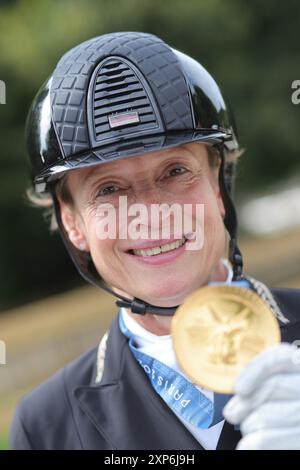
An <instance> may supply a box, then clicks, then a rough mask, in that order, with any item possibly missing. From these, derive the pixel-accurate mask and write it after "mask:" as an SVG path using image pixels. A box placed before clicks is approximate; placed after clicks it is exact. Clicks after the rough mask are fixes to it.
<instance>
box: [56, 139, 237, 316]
mask: <svg viewBox="0 0 300 470" xmlns="http://www.w3.org/2000/svg"><path fill="white" fill-rule="evenodd" d="M219 151H220V155H221V167H220V172H219V185H220V192H221V196H222V199H223V202H224V206H225V212H226V215H225V219H224V225H225V227H226V229H227V230H228V232H229V235H230V243H229V260H230V262H231V264H232V268H233V280H238V279H240V278H241V277H242V270H243V259H242V255H241V252H240V250H239V248H238V246H237V242H236V232H237V217H236V212H235V208H234V205H233V202H232V200H231V198H230V196H229V194H228V191H227V188H226V182H225V175H224V146H223V145H221V146H220V147H219ZM50 191H51V195H52V199H53V203H54V210H55V216H56V220H57V224H58V227H59V229H60V234H61V237H62V240H63V243H64V245H65V247H66V249H67V251H68V253H69V255H70V257H71V259H72V261H73V263H74V264H75V266H76V268H77V270H78V271H79V273H80V274H81V276H82V277H83V278H84V279H85V280H86V281H88V282H89V283H91V284H93V285H95V286H96V287H101V289H104V290H105V291H106V292H109V293H110V294H112V295H113V296H114V297H117V300H116V305H117V306H118V307H124V308H128V309H129V310H131V312H132V313H136V314H139V315H146V314H147V313H151V314H153V315H161V316H172V315H173V314H174V313H175V311H176V309H177V308H178V307H179V305H176V306H174V307H158V306H155V305H151V304H149V303H147V302H145V301H144V300H141V299H139V298H137V297H135V298H133V299H129V298H127V297H124V296H122V295H120V294H118V293H116V292H115V291H114V290H113V289H112V288H111V287H109V286H108V285H107V284H106V282H105V281H104V280H103V279H102V278H101V277H100V276H99V273H98V272H97V270H96V268H95V265H94V263H93V260H92V258H91V255H90V253H89V252H86V251H81V250H78V249H77V248H76V247H74V245H73V244H72V242H71V241H70V240H69V236H68V234H67V232H66V230H65V227H64V225H63V222H62V219H61V211H60V205H59V201H58V199H57V196H56V192H55V184H52V185H51V186H50Z"/></svg>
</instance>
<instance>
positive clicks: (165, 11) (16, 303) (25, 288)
mask: <svg viewBox="0 0 300 470" xmlns="http://www.w3.org/2000/svg"><path fill="white" fill-rule="evenodd" d="M299 25H300V3H299V2H298V1H297V0H289V1H287V2H284V3H282V2H274V1H271V0H260V1H259V0H252V1H251V2H245V1H243V0H228V1H226V2H225V1H224V0H209V1H205V0H188V1H183V0H164V1H161V0H160V1H158V0H15V1H13V0H6V1H3V0H2V1H1V0H0V79H1V80H4V81H5V83H6V87H7V103H6V105H0V139H1V157H0V215H1V219H0V223H1V225H0V227H1V229H0V247H1V255H0V339H5V341H6V343H7V348H8V359H7V365H6V366H0V367H1V369H0V382H1V381H2V389H1V385H0V397H2V396H3V397H5V398H3V399H2V400H1V403H2V407H0V412H1V413H0V448H1V446H2V448H5V447H6V446H7V428H8V426H9V422H10V419H11V414H12V410H13V408H14V406H15V402H16V401H17V399H18V398H19V396H20V395H21V394H22V393H23V392H25V391H26V390H27V389H30V388H31V387H32V385H33V384H34V383H38V382H39V381H40V380H41V379H42V378H43V377H44V376H48V375H49V372H50V371H52V370H53V371H54V370H56V369H57V368H58V367H60V366H61V364H62V363H64V362H65V361H67V360H69V359H71V358H72V357H74V356H75V355H76V354H79V353H81V352H82V351H84V350H85V349H86V348H87V345H89V344H91V345H92V344H94V341H95V340H96V338H98V336H99V332H100V333H101V331H102V330H103V329H105V328H106V327H107V325H108V324H109V319H110V316H111V315H112V314H113V312H114V308H113V307H112V303H111V300H108V299H106V298H105V301H104V300H103V296H102V294H101V293H99V292H98V291H97V292H95V291H94V290H93V289H92V288H86V287H81V286H83V282H82V281H81V280H80V278H79V276H78V275H77V273H76V271H75V268H73V266H72V264H71V262H70V261H69V258H68V256H67V254H66V253H65V250H64V248H63V246H62V243H61V241H60V239H59V236H58V235H51V236H50V235H49V232H48V227H47V224H46V223H45V221H44V220H43V218H42V217H41V213H40V212H39V211H38V210H36V209H33V208H32V207H30V206H29V205H28V204H26V202H25V196H24V192H25V188H26V187H27V186H28V184H29V172H28V166H27V159H26V152H25V146H24V137H23V134H24V123H25V118H26V114H27V111H28V107H29V105H30V103H31V100H32V99H33V97H34V95H35V93H36V92H37V90H38V88H39V87H40V86H41V85H42V83H43V82H44V81H45V80H46V78H47V77H48V76H49V75H50V74H51V72H52V71H53V68H54V67H55V64H56V63H57V61H58V59H59V58H60V56H61V55H62V54H63V53H64V52H65V51H67V50H68V49H69V48H71V47H72V46H74V45H76V44H78V43H79V42H81V41H84V40H86V39H88V38H91V37H93V36H96V35H100V34H103V33H107V32H112V31H126V30H127V31H130V30H131V31H132V30H135V31H145V32H150V33H154V34H157V35H158V36H160V37H161V38H163V39H164V40H165V41H167V42H169V43H170V44H171V45H172V46H173V47H175V48H177V49H180V50H182V51H184V52H186V53H188V54H190V55H192V56H194V57H195V58H197V59H199V61H200V62H202V64H203V65H204V66H205V67H206V68H207V69H208V70H209V71H210V72H211V73H212V75H213V76H214V77H215V79H216V80H217V82H218V83H219V84H220V85H221V88H222V90H223V92H224V94H225V96H228V97H230V102H231V106H232V108H233V109H234V111H235V115H236V121H237V125H238V130H239V138H240V142H241V145H242V147H244V148H245V149H246V152H245V154H244V155H243V157H242V159H241V162H240V164H239V169H238V183H237V188H236V198H237V201H239V206H240V210H241V211H242V209H243V207H242V204H243V202H246V201H248V200H252V199H255V198H256V199H257V198H259V197H261V196H264V195H265V194H271V196H272V194H274V191H275V192H276V194H278V193H280V191H283V189H284V185H285V187H289V185H290V184H293V187H295V189H296V190H297V188H299V187H300V183H299V178H300V155H299V153H300V152H299V151H300V145H299V122H300V119H299V118H300V105H298V106H295V105H293V104H292V102H291V93H292V90H291V84H292V82H293V80H296V79H300V70H299V44H300V40H299V39H300V38H299ZM295 194H296V193H295ZM295 197H297V196H295ZM299 198H300V197H299ZM288 204H289V203H288ZM293 204H294V206H293V207H294V209H293V210H294V211H295V215H294V221H295V220H296V222H297V217H298V219H299V224H300V209H299V206H297V204H295V203H293ZM298 210H299V211H298ZM254 219H255V217H254ZM254 222H255V220H254ZM299 224H298V223H295V224H292V228H290V230H289V229H288V224H287V225H285V226H284V230H281V231H280V232H279V233H277V232H276V230H274V231H273V232H274V233H271V235H270V232H272V230H271V231H269V233H268V235H267V238H266V236H263V237H262V236H261V234H260V236H259V237H258V236H257V234H256V235H255V236H254V235H253V234H251V233H250V232H251V230H250V232H249V231H248V233H247V227H246V225H245V227H244V230H242V234H243V235H244V238H243V246H244V249H245V256H246V261H247V264H246V266H248V267H249V269H248V271H249V272H251V274H255V275H257V276H260V278H261V279H262V280H264V281H265V282H268V283H269V284H270V285H279V284H282V285H288V286H294V287H300V282H299V280H300V268H299V266H300V260H299V251H300V250H299V233H300V232H299ZM275 225H276V224H275ZM248 230H249V227H248ZM270 236H271V241H270ZM268 237H269V238H268ZM286 266H287V267H286ZM75 288H76V289H75ZM70 289H75V290H74V291H70V292H68V291H69V290H70ZM66 291H67V294H62V293H63V292H66ZM78 292H80V294H78ZM60 293H61V294H60ZM54 295H56V296H54ZM49 296H54V297H50V300H49V301H48V300H42V299H44V298H46V299H47V298H48V297H49ZM76 296H78V297H76ZM74 299H77V303H78V302H79V305H80V308H79V311H78V324H77V323H76V322H75V323H76V324H75V325H72V327H71V326H70V323H72V322H73V318H74V304H75V300H74ZM83 299H85V303H83ZM99 304H100V305H101V308H102V309H103V317H101V318H104V320H103V321H102V320H101V321H100V320H99ZM22 305H25V307H22ZM28 306H29V307H28ZM12 309H13V310H12ZM83 309H85V317H84V318H82V315H81V316H80V311H81V312H82V310H83ZM67 311H68V312H70V316H69V317H68V314H67V313H66V312H67ZM1 312H2V315H1ZM62 312H63V315H62ZM89 315H90V316H89ZM25 317H26V322H25V323H26V324H27V325H30V323H28V322H29V320H30V319H31V321H32V324H34V327H29V326H28V328H27V329H26V328H25V327H24V318H25ZM1 318H2V320H1ZM58 318H59V320H58ZM71 318H72V321H71ZM80 318H81V320H80ZM89 318H90V324H89V331H88V332H86V333H84V331H83V328H82V323H84V324H85V325H86V323H87V321H88V319H89ZM56 319H57V320H56ZM69 320H70V321H69ZM49 325H51V326H49ZM95 325H97V328H98V330H97V329H96V330H95ZM75 330H76V331H75ZM92 330H93V333H92ZM95 331H96V333H97V334H95ZM46 332H48V333H49V332H50V333H49V338H48V336H47V335H46ZM48 333H47V334H48ZM93 335H94V336H93ZM46 336H47V338H48V339H49V341H48V343H47V342H46V340H45V338H46ZM37 337H39V338H40V337H41V338H42V340H41V344H43V347H44V348H45V343H46V344H47V347H48V350H47V351H48V353H47V354H48V356H47V354H46V352H45V349H44V350H43V351H44V353H45V354H46V356H45V357H46V359H45V361H46V366H45V363H43V367H42V366H41V364H40V365H39V364H37V365H36V369H35V366H34V365H32V363H31V362H30V361H31V360H32V358H31V359H30V357H31V356H30V351H31V352H32V354H33V355H35V356H36V354H34V352H36V351H37V350H39V349H38V344H37V342H35V343H34V346H33V347H32V350H31V349H30V348H29V349H30V351H29V349H28V347H27V349H26V346H25V345H26V344H28V343H29V342H32V341H33V338H37ZM71 337H72V338H74V341H71V339H70V340H69V341H70V342H69V343H68V341H67V342H66V338H71ZM57 338H61V341H62V342H63V343H64V349H63V350H60V349H59V347H58V348H57V345H59V344H61V343H60V342H59V340H58V339H57ZM31 344H32V343H31ZM74 344H76V346H74ZM22 345H24V348H25V349H22V347H23V346H22ZM68 345H69V346H68ZM54 346H55V347H56V349H57V351H58V352H57V356H55V357H54V356H53V355H51V354H52V352H49V351H52V350H53V347H54ZM41 347H42V346H41ZM24 351H26V352H27V353H28V354H29V356H28V357H29V359H28V361H29V362H27V363H26V362H24V361H25V359H24V357H26V355H25V356H24ZM28 351H29V352H28ZM59 351H60V352H59ZM21 355H22V357H23V362H22V364H21V365H20V364H19V365H18V358H20V356H21ZM41 357H43V356H41ZM14 361H15V362H14ZM41 361H42V359H41ZM24 364H26V367H27V370H32V371H34V370H36V371H37V372H36V373H33V375H32V377H31V378H30V379H28V378H27V380H26V378H22V379H20V373H21V372H20V371H21V369H22V366H23V369H24ZM28 364H31V366H28ZM4 372H5V373H4ZM21 375H22V374H21ZM22 377H23V376H22ZM4 381H6V386H5V387H4V386H3V384H4ZM1 390H2V392H1ZM12 391H13V393H12ZM1 393H2V395H1ZM1 420H2V421H1ZM1 422H2V424H1ZM1 436H3V438H2V437H1ZM2 441H3V442H2ZM1 442H2V443H1Z"/></svg>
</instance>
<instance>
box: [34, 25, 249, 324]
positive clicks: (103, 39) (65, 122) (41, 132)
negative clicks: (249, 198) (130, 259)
mask: <svg viewBox="0 0 300 470" xmlns="http://www.w3.org/2000/svg"><path fill="white" fill-rule="evenodd" d="M26 137H27V147H28V153H29V156H30V161H31V170H32V179H33V185H34V189H35V191H37V192H39V193H44V192H47V193H49V192H50V193H51V195H52V198H53V202H54V208H55V214H56V218H57V223H58V226H59V230H60V233H61V236H62V238H63V241H64V244H65V246H66V248H67V250H68V252H69V254H70V256H71V258H72V260H73V262H74V263H75V265H76V267H77V269H78V270H79V272H80V274H81V275H82V276H83V277H84V278H85V279H86V280H87V281H89V282H91V283H92V284H94V285H96V286H99V287H101V288H103V289H105V290H107V291H108V292H110V293H112V294H113V295H115V296H116V297H118V299H119V300H117V305H118V306H124V307H127V308H130V309H131V310H132V312H133V313H140V314H145V313H155V314H160V315H172V314H173V313H174V312H175V310H176V308H177V306H174V307H172V308H165V307H158V306H153V305H150V304H147V303H146V302H144V301H143V300H142V299H137V298H135V299H133V300H130V299H127V298H125V297H123V296H121V295H119V294H116V293H115V292H114V291H113V290H112V288H111V287H109V286H108V285H107V284H106V283H105V282H104V281H103V279H102V278H101V277H100V276H99V274H98V272H97V271H96V268H95V266H94V263H93V261H92V259H91V256H90V254H89V253H86V252H82V251H80V250H78V249H77V248H75V246H74V245H73V244H72V243H71V242H70V240H69V238H68V235H67V233H66V231H65V229H64V226H63V224H62V221H61V215H60V208H59V203H58V200H57V197H56V194H55V184H56V182H57V181H58V179H59V178H61V177H62V176H63V175H64V174H65V173H66V172H68V171H71V170H74V169H77V168H84V167H88V166H92V165H99V164H101V163H104V162H108V161H113V160H117V159H122V158H128V157H130V156H137V155H145V158H147V152H153V151H157V150H161V149H164V148H168V147H174V146H178V145H182V144H184V143H190V142H203V143H206V144H208V145H212V146H214V147H216V148H217V149H218V150H219V152H220V156H221V167H220V190H221V194H222V198H223V202H224V206H225V211H226V215H225V220H224V224H225V227H226V228H227V230H228V233H229V235H230V246H229V259H230V261H231V263H232V266H233V272H234V280H237V279H239V278H241V276H242V264H243V263H242V256H241V253H240V251H239V249H238V246H237V243H236V231H237V221H236V214H235V209H234V206H233V203H232V201H231V197H230V193H231V190H232V182H233V172H234V164H232V163H230V162H228V156H229V155H230V152H232V151H233V150H236V149H238V142H237V138H236V132H235V125H234V122H233V118H232V116H230V113H229V112H228V109H227V107H226V105H225V102H224V100H223V97H222V95H221V92H220V89H219V87H218V86H217V84H216V82H215V81H214V79H213V78H212V77H211V75H210V74H209V73H208V72H207V71H206V70H205V69H204V67H202V65H201V64H199V63H198V62H196V61H195V60H194V59H192V58H191V57H189V56H187V55H186V54H183V53H181V52H179V51H177V50H175V49H172V48H171V47H170V46H168V45H167V44H166V43H165V42H164V41H162V40H161V39H159V38H158V37H156V36H154V35H152V34H146V33H138V32H121V33H112V34H106V35H103V36H99V37H96V38H93V39H90V40H88V41H86V42H84V43H82V44H79V45H78V46H76V47H74V48H73V49H71V50H70V51H68V52H67V53H66V54H65V55H64V56H63V57H62V58H61V59H60V61H59V62H58V64H57V66H56V68H55V70H54V72H53V74H52V75H51V77H50V78H49V80H48V81H47V82H46V83H45V84H44V85H43V86H42V88H41V89H40V91H39V92H38V94H37V96H36V97H35V99H34V101H33V103H32V106H31V109H30V111H29V114H28V118H27V125H26Z"/></svg>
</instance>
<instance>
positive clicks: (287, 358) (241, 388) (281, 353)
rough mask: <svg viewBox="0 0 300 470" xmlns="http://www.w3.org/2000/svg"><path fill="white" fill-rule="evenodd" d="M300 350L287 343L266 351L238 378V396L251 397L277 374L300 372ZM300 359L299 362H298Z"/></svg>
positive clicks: (235, 387)
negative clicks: (268, 379)
mask: <svg viewBox="0 0 300 470" xmlns="http://www.w3.org/2000/svg"><path fill="white" fill-rule="evenodd" d="M296 355H298V356H299V350H298V349H297V348H296V347H295V346H293V345H291V344H287V343H281V344H278V345H276V346H273V347H271V348H268V349H266V350H265V351H263V352H262V353H260V354H258V355H257V356H255V357H254V359H252V361H251V362H250V363H249V364H247V366H246V367H245V369H244V370H243V371H242V373H241V374H240V375H239V376H238V378H237V380H236V383H235V386H234V391H235V393H236V394H237V395H242V396H247V395H250V394H251V393H252V392H253V391H254V390H255V389H256V388H257V387H258V386H259V384H260V383H261V382H262V381H263V380H265V379H266V378H267V377H270V376H271V375H273V374H275V373H280V372H282V373H286V372H297V371H299V372H300V361H299V357H296ZM297 359H298V360H297Z"/></svg>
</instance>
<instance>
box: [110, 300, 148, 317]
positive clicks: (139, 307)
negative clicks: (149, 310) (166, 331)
mask: <svg viewBox="0 0 300 470" xmlns="http://www.w3.org/2000/svg"><path fill="white" fill-rule="evenodd" d="M116 305H117V306H118V307H124V308H129V309H131V311H132V313H138V314H139V315H145V313H146V305H145V302H143V301H142V300H140V299H137V298H136V297H135V298H134V299H133V300H116Z"/></svg>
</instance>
